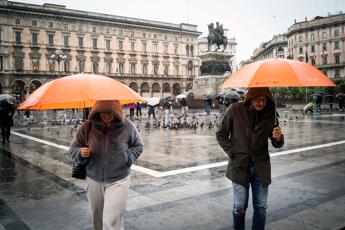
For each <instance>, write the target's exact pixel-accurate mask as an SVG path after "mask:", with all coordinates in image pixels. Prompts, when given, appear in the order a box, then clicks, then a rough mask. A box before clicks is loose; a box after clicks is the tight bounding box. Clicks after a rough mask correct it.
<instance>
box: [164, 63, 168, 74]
mask: <svg viewBox="0 0 345 230" xmlns="http://www.w3.org/2000/svg"><path fill="white" fill-rule="evenodd" d="M164 75H165V76H168V75H169V65H164Z"/></svg>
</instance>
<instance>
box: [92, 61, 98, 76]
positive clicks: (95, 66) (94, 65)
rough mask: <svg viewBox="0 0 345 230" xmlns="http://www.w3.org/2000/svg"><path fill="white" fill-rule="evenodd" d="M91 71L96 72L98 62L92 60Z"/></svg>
mask: <svg viewBox="0 0 345 230" xmlns="http://www.w3.org/2000/svg"><path fill="white" fill-rule="evenodd" d="M92 72H93V73H94V74H98V62H93V63H92Z"/></svg>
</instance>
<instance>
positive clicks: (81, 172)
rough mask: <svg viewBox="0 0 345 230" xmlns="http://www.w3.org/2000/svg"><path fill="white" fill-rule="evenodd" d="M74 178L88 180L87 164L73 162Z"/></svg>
mask: <svg viewBox="0 0 345 230" xmlns="http://www.w3.org/2000/svg"><path fill="white" fill-rule="evenodd" d="M72 177H73V178H76V179H80V180H84V179H85V178H86V164H79V163H78V162H73V167H72Z"/></svg>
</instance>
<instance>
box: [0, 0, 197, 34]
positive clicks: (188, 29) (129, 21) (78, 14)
mask: <svg viewBox="0 0 345 230" xmlns="http://www.w3.org/2000/svg"><path fill="white" fill-rule="evenodd" d="M0 12H7V13H20V14H31V15H32V14H38V15H40V16H46V17H55V18H61V19H64V20H66V19H70V20H78V21H80V20H82V21H88V22H90V21H91V22H93V23H95V22H98V23H100V24H104V23H109V24H115V25H117V26H120V27H141V28H148V29H155V30H161V31H162V30H163V31H174V32H178V33H185V34H190V35H194V36H199V35H201V34H202V33H201V32H199V31H197V26H196V25H192V24H187V23H180V24H174V23H166V22H160V21H153V20H146V19H138V18H131V17H123V16H117V15H111V14H102V13H95V12H88V11H81V10H73V9H66V8H65V7H64V6H62V5H54V4H45V5H35V4H27V3H19V2H11V1H1V2H0Z"/></svg>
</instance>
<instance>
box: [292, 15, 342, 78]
mask: <svg viewBox="0 0 345 230" xmlns="http://www.w3.org/2000/svg"><path fill="white" fill-rule="evenodd" d="M286 36H287V39H288V52H289V56H290V57H291V58H293V59H298V60H300V61H307V62H308V63H310V64H312V65H315V66H316V67H317V68H318V69H320V70H321V71H323V72H324V73H325V74H326V75H327V76H328V77H329V78H332V79H345V14H337V15H329V16H327V17H320V16H318V17H315V18H314V19H312V20H307V18H306V19H305V20H304V21H302V22H296V21H295V23H294V24H293V25H292V26H290V27H289V28H288V32H287V34H286Z"/></svg>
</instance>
